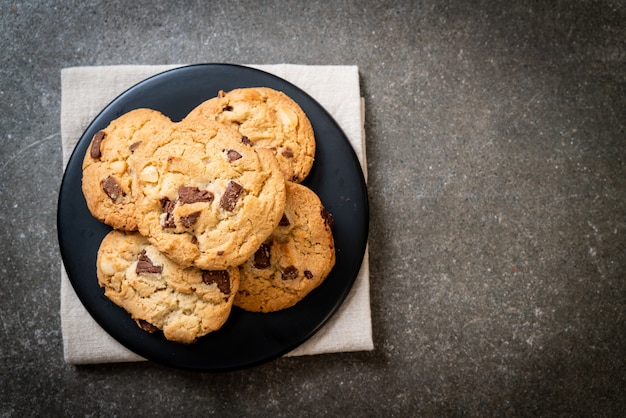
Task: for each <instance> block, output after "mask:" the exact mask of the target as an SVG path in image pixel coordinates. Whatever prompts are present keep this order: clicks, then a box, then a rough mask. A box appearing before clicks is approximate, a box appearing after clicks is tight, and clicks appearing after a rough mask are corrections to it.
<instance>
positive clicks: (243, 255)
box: [134, 120, 285, 270]
mask: <svg viewBox="0 0 626 418" xmlns="http://www.w3.org/2000/svg"><path fill="white" fill-rule="evenodd" d="M134 167H135V170H136V172H135V177H136V185H137V189H138V190H139V194H140V196H139V197H138V211H137V214H138V219H137V222H138V229H139V231H140V232H141V234H142V235H144V236H146V237H148V239H149V240H150V242H151V243H152V244H153V245H154V246H155V247H157V248H158V249H159V250H160V251H161V252H162V253H164V254H165V255H167V256H168V257H170V258H171V259H172V260H173V261H175V262H176V263H178V264H180V265H182V266H185V267H187V266H192V265H193V266H196V267H199V268H201V269H208V270H221V269H225V268H227V267H230V266H236V265H239V264H241V263H243V262H244V261H245V260H246V259H248V258H249V257H250V256H252V255H253V254H254V252H255V251H256V249H257V248H258V247H259V245H261V243H262V242H263V241H265V239H266V238H267V237H268V236H269V235H270V234H271V233H272V231H273V230H274V229H275V228H276V226H277V225H278V222H279V221H280V218H281V216H282V213H283V209H284V206H285V181H284V179H283V176H282V174H281V171H280V168H279V166H278V162H277V161H276V158H275V157H274V155H273V154H272V152H271V151H270V150H267V149H264V148H256V147H253V146H251V144H250V143H249V141H247V140H246V138H245V137H243V136H242V135H241V134H240V133H239V132H238V131H237V130H236V129H234V128H232V127H229V126H227V125H224V124H221V123H218V122H215V121H209V120H205V121H194V122H193V123H192V122H185V121H183V122H180V123H177V124H176V126H175V127H174V128H173V129H172V131H171V132H170V133H169V135H168V136H167V137H161V138H158V139H156V140H152V141H150V142H149V143H147V144H146V145H145V146H142V147H141V150H137V152H136V156H135V159H134Z"/></svg>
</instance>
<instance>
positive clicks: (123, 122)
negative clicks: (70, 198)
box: [82, 109, 171, 231]
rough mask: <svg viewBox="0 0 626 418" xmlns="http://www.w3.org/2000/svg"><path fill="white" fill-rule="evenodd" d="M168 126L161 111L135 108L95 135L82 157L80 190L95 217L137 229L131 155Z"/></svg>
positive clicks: (169, 126) (125, 227)
mask: <svg viewBox="0 0 626 418" xmlns="http://www.w3.org/2000/svg"><path fill="white" fill-rule="evenodd" d="M170 129H171V121H170V119H169V118H167V117H166V116H164V115H163V114H161V113H160V112H157V111H155V110H150V109H136V110H132V111H130V112H128V113H126V114H124V115H122V116H120V117H119V118H118V119H115V120H113V121H112V122H111V123H110V124H109V125H108V126H107V127H106V128H105V129H103V130H101V131H98V132H97V133H96V134H95V135H94V137H93V139H92V140H91V143H90V145H89V148H88V149H87V152H86V154H85V157H84V159H83V167H82V168H83V177H82V190H83V194H84V196H85V200H86V202H87V207H88V208H89V211H90V212H91V213H92V215H93V216H94V217H95V218H96V219H98V220H99V221H101V222H104V223H105V224H107V225H109V226H111V227H113V228H115V229H123V230H128V231H133V230H136V229H137V222H136V217H135V210H136V205H135V194H134V191H133V169H132V162H131V160H132V156H133V155H134V152H135V151H136V150H137V148H139V147H141V146H142V145H143V144H145V143H146V141H149V140H151V139H153V138H155V137H158V136H162V135H167V134H168V132H169V130H170Z"/></svg>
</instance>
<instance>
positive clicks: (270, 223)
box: [82, 87, 335, 343]
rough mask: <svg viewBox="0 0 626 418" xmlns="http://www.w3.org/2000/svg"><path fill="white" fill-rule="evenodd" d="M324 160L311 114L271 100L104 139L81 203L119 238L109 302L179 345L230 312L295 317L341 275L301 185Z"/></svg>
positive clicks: (89, 167)
mask: <svg viewBox="0 0 626 418" xmlns="http://www.w3.org/2000/svg"><path fill="white" fill-rule="evenodd" d="M314 155H315V136H314V133H313V128H312V126H311V123H310V121H309V120H308V118H307V116H306V114H305V113H304V112H303V111H302V109H301V108H300V107H299V106H298V104H297V103H295V102H294V101H293V100H292V99H291V98H289V97H288V96H286V95H285V94H284V93H282V92H279V91H276V90H273V89H270V88H264V87H257V88H242V89H236V90H233V91H230V92H228V93H224V92H220V93H219V95H218V96H217V97H215V98H212V99H209V100H207V101H206V102H204V103H202V104H200V105H199V106H198V107H197V108H195V109H194V110H192V111H191V112H190V113H189V114H188V115H187V117H186V118H185V119H183V120H182V121H180V122H172V121H171V120H170V119H169V118H168V117H166V116H165V115H163V114H161V113H160V112H158V111H155V110H151V109H136V110H133V111H130V112H128V113H126V114H124V115H122V116H120V117H119V118H118V119H116V120H114V121H112V122H111V123H110V124H109V126H107V127H106V128H105V129H103V130H102V131H99V132H98V133H96V134H95V135H94V138H93V139H92V142H91V144H90V146H89V148H88V150H87V153H86V155H85V157H84V160H83V180H82V189H83V193H84V195H85V199H86V202H87V206H88V208H89V210H90V211H91V213H92V214H93V216H94V217H96V218H97V219H98V220H100V221H101V222H104V223H105V224H107V225H110V226H111V227H112V228H113V231H111V232H110V233H109V234H108V235H107V236H106V237H105V238H104V240H103V241H102V244H101V246H100V249H99V251H98V258H97V275H98V282H99V284H100V286H102V287H103V288H104V292H105V295H106V296H107V297H108V298H109V299H111V300H112V301H113V302H114V303H115V304H117V305H119V306H121V307H122V308H124V309H125V310H126V311H128V312H129V313H130V315H131V316H132V317H133V318H134V319H135V321H136V322H137V324H138V325H139V326H140V327H141V328H143V329H145V330H147V331H150V332H154V331H157V330H161V331H163V334H164V335H165V337H166V338H167V339H169V340H172V341H178V342H182V343H191V342H194V341H195V340H196V339H197V338H198V337H201V336H203V335H206V334H207V333H209V332H212V331H214V330H217V329H219V328H220V327H221V326H222V325H223V324H224V323H225V322H226V320H227V319H228V316H229V314H230V311H231V308H232V306H233V305H235V306H238V307H240V308H242V309H245V310H248V311H253V312H273V311H277V310H281V309H286V308H288V307H291V306H293V305H294V304H296V303H297V302H299V301H300V300H302V298H304V297H305V296H306V295H307V294H308V293H309V292H311V291H312V290H313V289H314V288H316V287H317V286H319V285H320V284H321V283H322V281H323V280H324V279H325V278H326V277H327V276H328V274H329V273H330V271H331V269H332V268H333V266H334V264H335V250H334V241H333V236H332V231H331V226H332V216H331V215H330V214H329V213H328V212H327V211H326V209H325V208H324V206H323V205H322V203H321V201H320V199H319V197H318V196H317V195H316V194H315V193H314V192H313V191H312V190H310V189H309V188H307V187H305V186H304V185H302V184H300V183H301V182H302V181H303V180H304V179H305V178H306V177H307V175H308V174H309V172H310V170H311V167H312V165H313V159H314Z"/></svg>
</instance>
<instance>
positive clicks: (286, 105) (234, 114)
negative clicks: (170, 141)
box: [185, 87, 315, 183]
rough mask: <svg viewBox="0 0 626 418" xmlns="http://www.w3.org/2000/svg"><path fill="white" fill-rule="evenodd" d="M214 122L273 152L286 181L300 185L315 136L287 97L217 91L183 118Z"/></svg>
mask: <svg viewBox="0 0 626 418" xmlns="http://www.w3.org/2000/svg"><path fill="white" fill-rule="evenodd" d="M204 119H209V120H214V121H218V122H221V123H225V124H228V125H230V126H234V127H236V128H237V129H238V130H239V132H240V133H241V134H242V135H244V136H245V137H246V138H247V139H248V140H249V141H250V142H251V143H252V144H254V146H256V147H262V148H268V149H271V150H272V151H273V152H274V155H275V156H276V159H277V160H278V162H279V165H280V168H281V170H282V172H283V173H284V176H285V180H287V181H293V182H297V183H300V182H301V181H302V180H304V179H305V178H306V176H307V175H308V174H309V171H310V170H311V167H312V165H313V160H314V157H315V135H314V132H313V127H312V125H311V122H310V121H309V119H308V118H307V116H306V114H305V113H304V111H303V110H302V109H301V108H300V106H299V105H298V104H297V103H296V102H295V101H293V100H292V99H291V98H290V97H289V96H287V95H286V94H284V93H282V92H280V91H277V90H274V89H271V88H268V87H252V88H240V89H235V90H231V91H229V92H227V93H225V92H223V91H220V92H219V95H218V97H215V98H213V99H209V100H208V101H206V102H204V103H202V104H200V105H199V106H198V107H196V108H195V109H194V110H192V111H191V112H190V113H189V115H187V117H186V118H185V120H188V121H194V120H195V121H197V120H204Z"/></svg>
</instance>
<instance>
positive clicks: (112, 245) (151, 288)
mask: <svg viewBox="0 0 626 418" xmlns="http://www.w3.org/2000/svg"><path fill="white" fill-rule="evenodd" d="M97 275H98V283H99V284H100V286H101V287H103V288H104V294H105V296H106V297H107V298H109V299H110V300H111V301H113V303H115V304H116V305H118V306H120V307H122V308H124V309H125V310H126V311H127V312H129V313H130V315H131V316H132V318H133V319H134V320H135V321H136V322H137V325H139V326H140V327H141V328H142V329H144V330H146V331H149V332H155V331H156V330H162V331H163V334H164V336H165V338H167V339H168V340H171V341H176V342H180V343H192V342H194V341H196V339H197V338H199V337H202V336H203V335H206V334H208V333H210V332H212V331H215V330H217V329H219V328H220V327H221V326H222V325H223V324H224V323H225V322H226V320H227V319H228V316H229V315H230V311H231V308H232V303H233V299H234V296H235V292H236V291H237V288H238V286H239V272H238V271H237V269H236V268H230V269H228V270H222V271H202V270H200V269H197V268H194V267H189V268H182V267H180V266H178V265H177V264H175V263H174V262H172V261H171V260H169V259H168V258H167V257H165V256H164V255H163V254H161V253H160V252H159V251H158V250H157V249H156V247H154V246H153V245H151V244H150V243H149V242H148V240H147V239H146V238H145V237H143V236H141V235H140V234H138V233H136V232H134V233H127V232H121V231H115V230H113V231H111V232H110V233H109V234H108V235H106V236H105V238H104V239H103V240H102V243H101V245H100V248H99V250H98V258H97Z"/></svg>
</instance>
